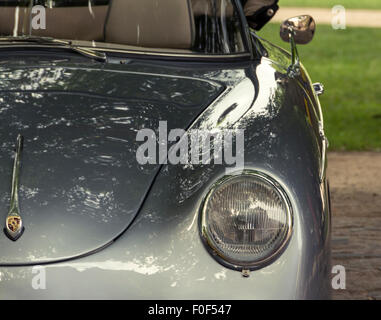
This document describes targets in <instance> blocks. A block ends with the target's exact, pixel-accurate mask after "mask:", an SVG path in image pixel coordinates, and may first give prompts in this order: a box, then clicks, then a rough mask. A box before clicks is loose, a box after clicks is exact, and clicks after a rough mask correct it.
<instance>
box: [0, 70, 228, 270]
mask: <svg viewBox="0 0 381 320" xmlns="http://www.w3.org/2000/svg"><path fill="white" fill-rule="evenodd" d="M0 72H1V75H2V78H1V84H2V86H1V89H0V96H1V102H0V110H1V113H0V121H1V123H2V125H1V128H0V137H1V148H0V174H1V175H2V182H1V184H0V193H1V195H2V197H1V200H0V206H1V208H3V210H7V208H8V207H9V203H10V190H11V188H10V182H11V174H12V153H13V150H14V144H15V137H17V135H18V134H21V135H23V136H24V149H23V154H22V173H21V176H20V178H21V190H20V204H21V214H22V218H23V223H24V226H25V230H26V231H25V233H24V235H23V236H22V237H21V238H20V239H19V240H18V241H16V242H13V243H9V239H7V238H4V237H0V248H1V255H0V265H5V264H12V265H14V264H28V263H34V264H36V263H44V262H52V261H55V260H62V259H68V258H71V257H73V256H78V255H82V254H85V253H87V252H89V251H93V250H96V249H98V248H100V247H102V246H104V245H106V244H107V243H109V242H110V241H112V240H113V239H114V238H115V237H116V236H118V235H119V234H121V233H122V232H123V231H124V230H125V229H126V228H127V227H128V225H129V224H130V223H131V221H132V219H133V218H134V217H135V215H136V213H137V211H138V209H139V208H140V206H141V204H142V201H143V199H144V197H145V195H146V193H147V191H148V189H149V187H150V186H151V184H152V180H153V178H154V177H155V175H156V173H157V171H158V170H159V168H160V166H159V165H152V166H142V165H140V164H139V163H138V162H137V161H136V150H137V148H138V146H139V145H140V144H141V143H142V142H137V141H136V132H137V131H138V130H139V129H141V128H158V124H159V121H160V120H163V119H165V120H167V121H168V123H167V126H168V130H170V129H171V128H187V127H188V126H189V125H190V123H192V121H193V120H194V119H195V118H196V117H197V116H198V115H199V113H200V112H201V111H202V110H203V109H204V108H205V107H206V106H207V105H208V104H209V103H210V102H211V101H213V100H214V99H215V98H216V97H217V96H218V95H219V94H220V93H221V91H222V90H223V87H222V86H221V85H220V84H217V83H212V82H211V81H209V82H208V81H202V80H196V79H190V78H183V77H176V78H174V77H169V76H165V75H154V74H147V73H143V74H140V73H129V72H128V71H127V70H126V71H124V72H116V71H114V70H96V69H95V70H91V69H87V70H86V69H81V68H73V69H71V68H69V67H63V66H61V67H58V66H57V67H51V66H50V67H44V66H39V67H28V68H19V67H12V66H8V67H7V68H3V69H2V70H1V71H0ZM100 78H101V79H103V80H102V81H101V83H99V81H94V80H95V79H100ZM94 82H95V83H94ZM93 83H94V85H93ZM193 90H197V94H193V92H194V91H193ZM167 114H170V115H171V116H170V117H167ZM4 212H5V211H4Z"/></svg>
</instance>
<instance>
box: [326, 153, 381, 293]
mask: <svg viewBox="0 0 381 320" xmlns="http://www.w3.org/2000/svg"><path fill="white" fill-rule="evenodd" d="M328 160H329V162H328V166H329V167H328V177H329V181H330V186H331V200H332V227H333V228H332V259H333V261H332V264H333V265H337V264H340V265H343V266H344V267H345V268H346V276H347V279H346V280H347V281H346V290H338V291H334V292H333V298H334V299H380V300H381V153H376V152H365V153H364V152H361V153H360V152H350V153H347V152H345V153H341V152H340V153H330V154H329V156H328Z"/></svg>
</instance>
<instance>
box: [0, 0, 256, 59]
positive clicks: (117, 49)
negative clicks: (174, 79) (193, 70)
mask: <svg viewBox="0 0 381 320" xmlns="http://www.w3.org/2000/svg"><path fill="white" fill-rule="evenodd" d="M231 3H232V5H233V6H234V9H235V10H236V11H237V16H238V18H239V27H240V34H241V37H242V42H243V47H244V51H242V52H238V53H227V54H208V53H198V52H193V53H192V52H185V50H184V52H181V49H167V48H148V47H144V48H143V47H135V46H129V45H123V44H117V43H106V42H95V41H86V40H71V39H56V40H58V41H60V40H62V41H70V42H71V44H72V45H73V46H75V47H77V48H80V49H91V50H92V51H97V52H104V53H110V54H121V55H133V56H136V57H151V58H155V57H157V58H164V59H165V58H171V59H181V60H183V59H187V60H188V59H189V60H193V59H195V60H208V61H211V60H216V61H221V60H225V59H226V60H229V61H231V60H235V59H239V60H242V59H245V58H251V59H253V58H254V57H255V56H256V55H258V54H256V53H255V52H254V50H253V43H252V41H251V36H250V29H249V25H248V23H247V20H246V17H245V15H244V11H243V8H242V5H241V2H240V0H231ZM19 37H22V36H19ZM35 37H38V36H35ZM11 43H12V42H9V43H7V44H6V43H4V44H0V48H5V47H9V46H14V47H21V46H23V45H22V44H21V43H14V44H12V45H10V44H11ZM97 44H99V45H97ZM24 46H27V47H29V48H30V47H40V48H44V47H47V46H46V45H43V44H38V43H25V44H24ZM49 47H50V48H51V47H54V44H51V45H49ZM57 47H58V46H57Z"/></svg>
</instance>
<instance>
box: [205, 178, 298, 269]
mask: <svg viewBox="0 0 381 320" xmlns="http://www.w3.org/2000/svg"><path fill="white" fill-rule="evenodd" d="M201 228H202V235H203V237H204V239H205V240H206V241H207V243H208V245H209V246H210V247H211V248H212V249H213V250H214V251H215V253H217V254H218V255H219V256H220V257H221V258H222V259H223V260H225V261H226V262H227V263H229V264H232V265H235V266H242V267H256V266H258V265H259V264H261V263H264V262H265V261H266V260H269V259H270V258H271V257H273V256H274V255H276V253H277V252H279V251H280V249H281V248H282V247H283V246H284V245H285V244H286V242H287V240H288V238H289V237H290V235H291V228H292V212H291V207H290V205H289V201H288V198H287V196H286V194H285V193H284V192H283V190H282V189H281V188H280V186H279V185H278V184H277V183H276V182H274V181H273V180H271V179H270V178H268V177H267V176H264V175H261V174H255V173H252V174H242V175H238V176H232V177H229V178H226V179H223V181H222V182H220V183H217V185H216V186H215V187H214V188H212V190H211V191H210V192H209V194H208V196H207V198H206V200H205V203H204V207H203V210H202V218H201Z"/></svg>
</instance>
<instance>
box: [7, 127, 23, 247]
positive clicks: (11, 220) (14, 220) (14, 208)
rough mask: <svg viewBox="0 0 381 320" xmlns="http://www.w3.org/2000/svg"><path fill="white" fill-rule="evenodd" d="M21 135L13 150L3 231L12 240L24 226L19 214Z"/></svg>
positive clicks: (19, 233)
mask: <svg viewBox="0 0 381 320" xmlns="http://www.w3.org/2000/svg"><path fill="white" fill-rule="evenodd" d="M22 145H23V137H22V136H21V135H20V134H19V135H18V136H17V145H16V152H15V159H14V162H13V174H12V191H11V201H10V206H9V212H8V215H7V217H6V219H5V228H4V232H5V234H6V236H7V237H8V238H9V239H10V240H12V241H16V240H17V239H19V238H20V237H21V236H22V234H23V232H24V229H25V228H24V226H23V222H22V218H21V216H20V207H19V195H18V193H19V177H20V158H21V152H22Z"/></svg>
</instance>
